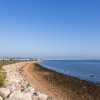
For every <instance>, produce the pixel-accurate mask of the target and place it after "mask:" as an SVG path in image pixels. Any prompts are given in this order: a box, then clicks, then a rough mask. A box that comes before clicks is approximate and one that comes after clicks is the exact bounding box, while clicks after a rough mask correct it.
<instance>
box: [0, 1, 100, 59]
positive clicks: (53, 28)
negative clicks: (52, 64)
mask: <svg viewBox="0 0 100 100" xmlns="http://www.w3.org/2000/svg"><path fill="white" fill-rule="evenodd" d="M0 57H32V58H40V59H100V0H0Z"/></svg>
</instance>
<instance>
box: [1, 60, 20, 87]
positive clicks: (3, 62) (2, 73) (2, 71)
mask: <svg viewBox="0 0 100 100" xmlns="http://www.w3.org/2000/svg"><path fill="white" fill-rule="evenodd" d="M16 62H18V61H0V87H3V86H4V79H5V77H6V73H5V72H4V70H3V68H2V67H3V66H4V65H8V64H13V63H16Z"/></svg>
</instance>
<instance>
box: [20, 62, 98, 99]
mask: <svg viewBox="0 0 100 100" xmlns="http://www.w3.org/2000/svg"><path fill="white" fill-rule="evenodd" d="M21 70H22V73H23V74H24V75H25V76H26V78H27V79H29V80H30V82H31V83H32V84H34V85H35V86H36V88H37V90H39V91H41V92H43V93H45V94H47V95H48V96H50V97H52V98H53V100H100V86H99V85H95V84H93V83H91V82H87V81H84V80H80V79H78V78H74V77H71V76H66V75H63V74H60V73H57V72H55V71H52V70H48V69H46V68H44V67H42V66H40V65H39V64H36V63H33V62H30V63H28V64H27V65H25V66H24V67H23V68H22V69H21Z"/></svg>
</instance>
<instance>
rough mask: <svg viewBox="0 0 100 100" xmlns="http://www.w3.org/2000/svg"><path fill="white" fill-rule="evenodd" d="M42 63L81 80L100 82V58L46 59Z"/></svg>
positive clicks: (46, 66)
mask: <svg viewBox="0 0 100 100" xmlns="http://www.w3.org/2000/svg"><path fill="white" fill-rule="evenodd" d="M40 64H41V65H42V66H43V67H45V68H48V69H52V70H54V71H56V72H59V73H62V74H65V75H70V76H73V77H76V78H79V79H80V80H87V81H90V82H93V83H97V84H98V83H99V84H100V60H46V61H43V62H42V63H40Z"/></svg>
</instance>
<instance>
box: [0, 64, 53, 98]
mask: <svg viewBox="0 0 100 100" xmlns="http://www.w3.org/2000/svg"><path fill="white" fill-rule="evenodd" d="M24 65H25V63H16V64H12V65H6V66H4V67H3V68H4V70H5V72H6V78H5V83H6V88H0V93H2V94H3V95H4V97H6V98H5V99H4V100H51V99H48V96H47V95H45V94H42V93H40V92H39V91H37V90H36V89H35V88H34V85H33V84H31V83H30V80H28V79H27V80H26V76H25V75H24V74H22V73H21V71H20V70H19V69H20V68H21V67H22V66H24ZM1 98H2V97H1ZM0 100H2V99H0Z"/></svg>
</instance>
